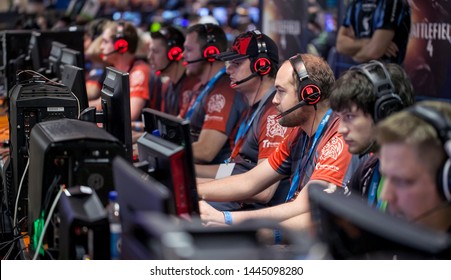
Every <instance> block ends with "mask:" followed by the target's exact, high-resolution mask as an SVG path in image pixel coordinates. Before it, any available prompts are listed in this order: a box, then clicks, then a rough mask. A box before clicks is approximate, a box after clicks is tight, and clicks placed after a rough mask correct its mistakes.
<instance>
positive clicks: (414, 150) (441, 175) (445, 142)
mask: <svg viewBox="0 0 451 280" xmlns="http://www.w3.org/2000/svg"><path fill="white" fill-rule="evenodd" d="M376 130H377V134H376V139H377V142H378V143H379V144H380V145H381V150H380V161H381V166H380V169H381V173H382V175H383V176H384V177H385V180H384V186H383V191H382V199H384V200H386V201H387V202H388V206H387V210H388V212H389V213H391V214H393V215H396V216H400V217H403V218H405V219H407V220H409V221H411V222H413V223H417V224H419V225H422V226H425V227H429V228H432V229H434V230H438V231H443V232H448V233H451V185H450V182H451V172H450V171H451V140H450V139H451V104H450V103H446V102H439V101H422V102H419V103H417V104H416V105H414V106H412V107H410V108H408V109H406V110H403V111H401V112H399V113H396V114H394V115H392V116H390V117H388V118H387V119H385V120H383V121H382V122H380V123H379V124H378V125H377V128H376Z"/></svg>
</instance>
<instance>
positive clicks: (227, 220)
mask: <svg viewBox="0 0 451 280" xmlns="http://www.w3.org/2000/svg"><path fill="white" fill-rule="evenodd" d="M222 214H224V221H225V223H226V225H231V224H232V213H230V211H223V212H222Z"/></svg>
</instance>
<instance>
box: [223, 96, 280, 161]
mask: <svg viewBox="0 0 451 280" xmlns="http://www.w3.org/2000/svg"><path fill="white" fill-rule="evenodd" d="M274 91H275V89H274V87H271V88H270V89H269V90H268V91H267V92H266V93H265V95H264V96H263V98H262V99H261V100H260V102H259V104H258V107H257V109H256V110H255V111H254V113H253V114H252V116H251V117H250V118H246V119H245V120H243V121H242V122H241V124H240V128H239V129H238V133H237V134H236V137H235V147H234V148H233V151H232V154H231V155H230V157H229V158H228V159H226V160H225V163H229V162H231V161H232V160H234V159H235V157H236V156H237V155H238V153H239V152H240V149H241V147H242V146H243V144H244V139H245V138H246V137H245V136H246V134H247V132H248V131H249V128H250V127H251V125H252V123H253V121H254V119H255V117H256V116H257V115H259V114H260V113H261V110H262V108H263V106H264V105H265V104H266V102H267V101H268V100H269V97H270V96H272V94H273V93H274Z"/></svg>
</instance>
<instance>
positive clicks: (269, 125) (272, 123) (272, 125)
mask: <svg viewBox="0 0 451 280" xmlns="http://www.w3.org/2000/svg"><path fill="white" fill-rule="evenodd" d="M275 118H276V115H270V116H268V118H267V119H266V136H268V137H271V138H274V137H276V136H280V137H284V136H285V133H286V132H287V128H286V127H283V126H281V125H280V124H279V122H278V121H277V120H276V119H275Z"/></svg>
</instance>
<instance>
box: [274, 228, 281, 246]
mask: <svg viewBox="0 0 451 280" xmlns="http://www.w3.org/2000/svg"><path fill="white" fill-rule="evenodd" d="M281 243H282V232H281V231H280V229H274V244H276V245H278V244H281Z"/></svg>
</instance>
